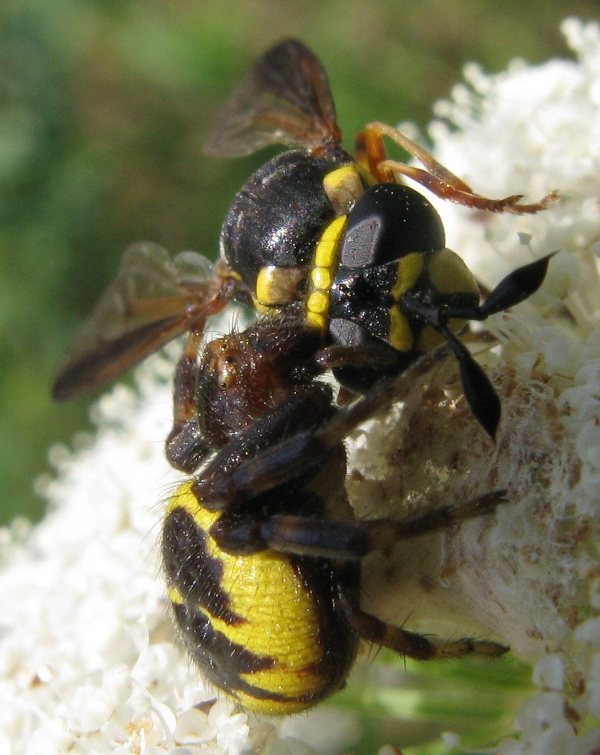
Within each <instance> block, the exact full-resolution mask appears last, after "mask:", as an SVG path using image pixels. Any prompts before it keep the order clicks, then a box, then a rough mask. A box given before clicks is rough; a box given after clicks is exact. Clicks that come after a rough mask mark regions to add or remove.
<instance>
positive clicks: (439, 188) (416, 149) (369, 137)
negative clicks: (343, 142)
mask: <svg viewBox="0 0 600 755" xmlns="http://www.w3.org/2000/svg"><path fill="white" fill-rule="evenodd" d="M384 136H387V137H388V138H389V139H391V140H392V141H393V142H395V143H396V144H398V146H400V147H402V149H404V150H406V152H408V153H409V154H410V155H412V156H413V157H415V158H416V159H417V160H419V162H421V163H422V164H423V165H424V166H425V167H424V169H423V168H417V167H415V166H413V165H408V164H407V163H403V162H399V161H397V160H389V159H388V158H387V154H386V151H385V146H384V144H383V137H384ZM357 153H358V156H357V160H358V161H359V162H361V161H362V162H366V163H367V164H368V167H369V170H370V172H371V173H372V175H373V177H374V178H375V180H376V181H377V182H378V183H392V182H399V181H400V180H401V178H402V176H406V177H407V178H411V179H412V180H413V181H416V182H417V183H420V184H421V185H422V186H424V187H425V188H426V189H429V191H431V192H433V193H434V194H435V195H436V196H438V197H441V198H442V199H447V200H449V201H451V202H456V203H457V204H462V205H465V206H466V207H471V208H473V209H477V210H486V211H489V212H510V213H514V214H516V215H522V214H525V213H536V212H540V211H541V210H545V209H546V207H547V206H548V205H549V204H550V203H551V202H554V201H556V200H557V199H558V194H557V193H556V192H550V193H549V194H547V195H546V196H545V197H543V198H542V199H541V200H540V201H539V202H535V203H533V204H520V203H519V200H520V199H521V197H522V194H514V195H512V196H510V197H505V198H504V199H490V198H488V197H482V196H481V195H480V194H476V193H475V192H474V191H473V190H472V189H471V187H470V186H468V184H466V183H465V182H464V181H462V180H461V179H460V178H458V176H455V175H454V173H452V172H450V171H449V170H448V169H447V168H445V167H444V166H443V165H441V164H440V163H439V162H438V161H437V160H436V159H435V158H434V157H433V155H431V154H430V153H429V152H428V151H427V150H426V149H424V148H423V147H420V146H419V145H418V144H416V143H415V142H413V141H412V139H409V138H408V137H407V136H405V135H404V134H402V133H401V132H400V131H398V130H397V129H395V128H392V126H388V125H387V124H385V123H380V122H378V121H374V122H372V123H368V124H367V125H366V126H365V128H364V130H363V131H362V132H361V133H360V134H359V135H358V137H357Z"/></svg>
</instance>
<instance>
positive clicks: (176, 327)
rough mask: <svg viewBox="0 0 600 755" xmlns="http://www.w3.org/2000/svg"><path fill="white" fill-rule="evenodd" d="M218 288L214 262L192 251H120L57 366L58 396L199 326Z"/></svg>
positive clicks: (102, 379) (142, 246) (140, 247)
mask: <svg viewBox="0 0 600 755" xmlns="http://www.w3.org/2000/svg"><path fill="white" fill-rule="evenodd" d="M219 290H220V282H219V280H218V278H216V277H215V275H214V269H213V266H212V264H211V263H210V262H209V261H208V260H206V259H205V258H204V257H202V256H201V255H200V254H196V253H195V252H183V253H182V254H180V255H178V256H177V257H175V258H174V259H172V258H171V257H170V255H169V254H168V253H167V251H166V250H165V249H163V248H162V247H161V246H158V245H157V244H151V243H139V244H134V245H132V246H130V247H129V248H128V249H126V251H125V252H124V254H123V258H122V261H121V267H120V270H119V272H118V273H117V276H116V277H115V279H114V280H113V281H112V283H111V284H110V285H109V286H108V288H107V289H106V290H105V291H104V293H103V294H102V296H101V297H100V299H99V300H98V302H97V303H96V305H95V307H94V309H93V310H92V313H91V315H90V316H89V318H88V320H87V322H86V323H85V325H84V326H83V327H82V329H81V330H80V332H79V334H78V335H77V336H76V338H75V340H74V342H73V344H72V345H71V348H70V349H69V351H68V352H67V355H66V357H65V359H64V360H63V363H62V364H61V365H60V367H59V373H58V377H57V379H56V381H55V383H54V386H53V391H52V393H53V397H54V398H55V399H56V400H57V401H63V400H66V399H69V398H73V397H74V396H77V395H79V394H81V393H84V392H85V391H88V390H91V389H93V388H96V387H98V386H100V385H103V384H104V383H106V382H108V381H109V380H112V379H113V378H115V377H116V376H117V375H119V374H120V373H122V372H124V371H125V370H127V369H129V368H130V367H132V366H133V365H135V364H137V363H138V362H140V361H141V360H142V359H144V358H145V357H146V356H148V354H151V353H152V352H153V351H156V350H157V349H159V348H160V347H161V346H163V345H164V344H165V343H168V341H170V340H172V339H173V338H175V337H176V336H178V335H179V334H180V333H182V332H184V331H185V330H188V329H189V328H190V327H192V326H200V327H201V326H203V320H204V319H206V317H207V316H208V314H212V312H211V311H210V310H211V305H214V304H215V299H216V297H217V295H218V293H219Z"/></svg>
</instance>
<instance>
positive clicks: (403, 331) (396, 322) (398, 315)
mask: <svg viewBox="0 0 600 755" xmlns="http://www.w3.org/2000/svg"><path fill="white" fill-rule="evenodd" d="M389 312H390V333H389V336H388V340H389V342H390V344H391V345H392V346H393V347H394V348H395V349H397V350H398V351H409V349H411V348H412V346H413V340H414V339H413V335H412V332H411V330H410V326H409V324H408V319H407V318H406V316H405V315H403V314H402V312H400V310H399V309H398V307H396V306H393V307H391V308H390V310H389Z"/></svg>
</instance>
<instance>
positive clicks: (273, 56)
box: [204, 39, 341, 157]
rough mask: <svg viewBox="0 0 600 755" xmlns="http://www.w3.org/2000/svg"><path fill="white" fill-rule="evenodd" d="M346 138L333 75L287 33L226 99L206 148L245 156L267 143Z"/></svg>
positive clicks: (208, 151) (310, 142)
mask: <svg viewBox="0 0 600 755" xmlns="http://www.w3.org/2000/svg"><path fill="white" fill-rule="evenodd" d="M327 139H333V140H334V141H335V142H340V141H341V133H340V130H339V127H338V125H337V122H336V118H335V106H334V104H333V98H332V96H331V91H330V89H329V82H328V81H327V75H326V74H325V71H324V70H323V67H322V66H321V63H320V62H319V60H318V59H317V57H316V56H315V55H314V54H313V53H312V52H311V51H310V50H309V49H308V47H306V46H305V45H303V44H302V42H299V41H298V40H296V39H286V40H285V41H283V42H281V43H280V44H278V45H276V46H275V47H273V48H271V49H270V50H268V51H267V52H266V53H265V54H264V55H263V56H262V57H261V58H259V59H258V60H257V62H256V63H255V65H254V67H253V68H252V69H251V70H250V71H249V72H248V73H247V74H246V76H245V77H244V78H243V79H242V81H241V82H240V83H239V84H238V86H237V87H236V88H235V89H234V91H233V93H232V94H231V96H230V98H229V100H228V101H227V102H226V104H225V106H224V108H223V110H222V112H221V115H220V117H219V119H218V121H217V123H216V124H215V127H214V129H213V130H212V132H211V134H210V136H209V138H208V140H207V142H206V144H205V145H204V151H205V152H206V154H209V155H213V156H216V157H241V156H243V155H249V154H251V153H252V152H256V150H258V149H260V148H261V147H264V146H266V145H267V144H286V145H290V146H297V145H303V146H311V145H317V144H320V143H322V142H324V141H325V140H327Z"/></svg>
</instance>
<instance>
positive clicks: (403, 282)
mask: <svg viewBox="0 0 600 755" xmlns="http://www.w3.org/2000/svg"><path fill="white" fill-rule="evenodd" d="M423 265H424V259H423V255H422V254H421V253H420V252H411V253H410V254H407V255H406V256H404V257H401V258H400V259H399V260H398V277H397V278H396V283H395V284H394V286H393V288H392V296H393V297H394V299H395V301H399V299H400V297H401V296H403V295H404V294H405V293H406V292H407V291H410V289H411V288H412V287H413V286H414V285H415V283H416V282H417V279H418V277H419V275H421V272H422V270H423Z"/></svg>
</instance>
